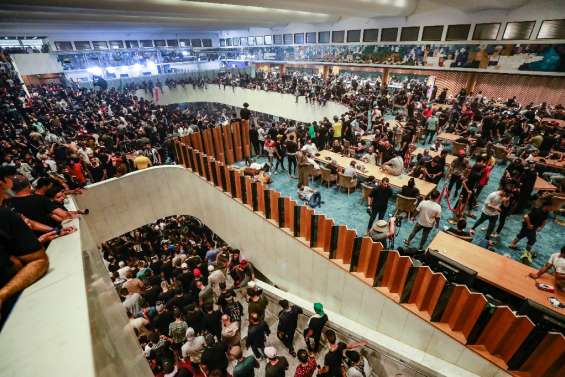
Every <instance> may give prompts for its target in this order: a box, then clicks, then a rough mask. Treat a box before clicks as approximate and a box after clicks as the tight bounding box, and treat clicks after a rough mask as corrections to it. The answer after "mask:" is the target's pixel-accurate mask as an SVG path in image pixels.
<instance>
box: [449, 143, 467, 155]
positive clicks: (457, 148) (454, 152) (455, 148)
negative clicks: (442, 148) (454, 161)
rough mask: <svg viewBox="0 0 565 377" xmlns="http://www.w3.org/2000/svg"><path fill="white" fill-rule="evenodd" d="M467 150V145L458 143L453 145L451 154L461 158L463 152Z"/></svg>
mask: <svg viewBox="0 0 565 377" xmlns="http://www.w3.org/2000/svg"><path fill="white" fill-rule="evenodd" d="M466 148H467V144H463V143H458V142H456V141H454V142H452V143H451V154H452V155H454V156H459V153H460V151H461V150H463V151H464V150H465V149H466Z"/></svg>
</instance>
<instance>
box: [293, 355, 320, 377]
mask: <svg viewBox="0 0 565 377" xmlns="http://www.w3.org/2000/svg"><path fill="white" fill-rule="evenodd" d="M317 365H318V363H316V359H314V358H313V357H311V358H309V359H308V363H307V364H306V366H303V365H302V364H298V366H297V367H296V372H294V377H312V376H313V375H314V371H315V370H316V366H317Z"/></svg>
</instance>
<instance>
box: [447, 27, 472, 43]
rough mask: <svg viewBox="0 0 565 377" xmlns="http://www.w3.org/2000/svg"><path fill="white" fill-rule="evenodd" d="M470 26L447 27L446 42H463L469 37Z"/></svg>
mask: <svg viewBox="0 0 565 377" xmlns="http://www.w3.org/2000/svg"><path fill="white" fill-rule="evenodd" d="M470 29H471V25H469V24H467V25H449V26H448V27H447V35H446V36H445V40H446V41H465V40H467V37H468V36H469V30H470Z"/></svg>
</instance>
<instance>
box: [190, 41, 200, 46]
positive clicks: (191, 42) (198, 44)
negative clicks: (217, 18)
mask: <svg viewBox="0 0 565 377" xmlns="http://www.w3.org/2000/svg"><path fill="white" fill-rule="evenodd" d="M190 45H191V46H192V47H202V41H201V40H200V39H191V40H190Z"/></svg>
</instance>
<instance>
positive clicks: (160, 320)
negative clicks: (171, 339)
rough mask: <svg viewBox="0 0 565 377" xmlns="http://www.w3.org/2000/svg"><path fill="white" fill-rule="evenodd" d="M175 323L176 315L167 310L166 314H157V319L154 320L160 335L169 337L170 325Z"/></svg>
mask: <svg viewBox="0 0 565 377" xmlns="http://www.w3.org/2000/svg"><path fill="white" fill-rule="evenodd" d="M174 321H175V316H174V314H173V313H172V312H171V311H169V310H165V311H164V312H162V313H160V314H157V315H156V316H155V319H153V326H154V327H155V328H156V329H157V330H159V334H161V335H168V334H169V324H170V323H171V322H174Z"/></svg>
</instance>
